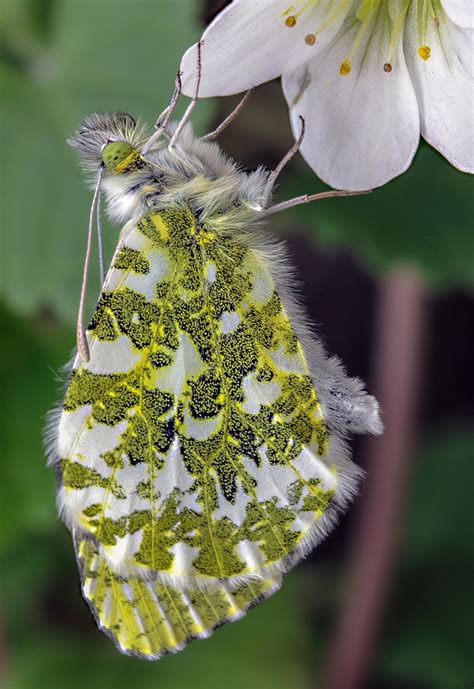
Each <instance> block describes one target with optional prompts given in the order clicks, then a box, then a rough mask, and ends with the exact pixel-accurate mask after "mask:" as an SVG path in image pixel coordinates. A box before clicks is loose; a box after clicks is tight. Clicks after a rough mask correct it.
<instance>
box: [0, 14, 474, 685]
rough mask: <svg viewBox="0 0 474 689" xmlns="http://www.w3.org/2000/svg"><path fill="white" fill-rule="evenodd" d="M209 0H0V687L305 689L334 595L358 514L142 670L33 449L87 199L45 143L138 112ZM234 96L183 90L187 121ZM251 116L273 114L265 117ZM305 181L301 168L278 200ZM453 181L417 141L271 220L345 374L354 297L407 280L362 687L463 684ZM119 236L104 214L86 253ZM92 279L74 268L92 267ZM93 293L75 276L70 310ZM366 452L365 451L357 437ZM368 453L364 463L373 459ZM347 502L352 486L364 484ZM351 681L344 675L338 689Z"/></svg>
mask: <svg viewBox="0 0 474 689" xmlns="http://www.w3.org/2000/svg"><path fill="white" fill-rule="evenodd" d="M218 4H219V3H212V2H208V3H205V2H198V1H197V0H196V1H193V0H168V1H164V0H2V3H1V5H0V42H1V45H0V87H1V90H0V97H1V106H0V107H1V110H0V116H1V147H0V150H1V190H2V194H1V221H2V222H1V227H2V252H1V255H2V270H1V294H0V298H1V310H0V313H1V321H2V338H1V347H2V352H1V354H2V355H1V359H0V361H1V367H2V380H1V387H0V390H1V393H2V402H3V404H2V416H1V419H2V424H3V428H2V439H3V443H2V444H3V452H2V457H1V460H0V461H1V480H0V658H1V660H0V662H1V663H2V670H1V672H0V683H2V684H1V686H2V689H76V687H77V688H78V689H79V688H82V687H85V686H87V687H88V689H99V687H100V688H101V689H103V687H109V686H110V687H114V689H125V688H127V689H128V688H129V687H133V688H134V689H145V688H146V689H149V688H150V687H155V686H156V687H165V688H166V689H187V688H188V687H193V689H201V688H202V689H214V688H220V687H223V688H224V689H238V688H240V687H248V688H250V689H254V688H255V689H266V688H267V687H268V689H270V688H271V689H306V688H309V687H313V688H316V687H317V686H318V677H319V676H320V673H321V669H322V667H323V666H324V663H325V658H326V654H327V650H328V646H329V644H330V643H331V638H332V637H331V634H332V630H333V627H334V621H335V618H336V615H337V612H338V610H340V608H341V605H342V604H343V601H344V599H345V595H346V593H347V589H348V583H347V576H346V570H347V550H348V544H349V543H350V541H351V537H352V535H351V526H352V523H353V520H354V519H355V518H356V515H357V507H356V508H354V509H351V510H350V511H349V513H348V515H346V516H345V517H344V519H343V520H342V523H341V525H340V526H339V528H338V529H336V531H335V532H334V533H333V534H331V536H330V537H329V538H328V539H327V541H326V542H325V543H324V544H322V546H320V548H318V550H317V551H316V553H315V554H313V555H312V556H311V557H310V558H308V559H307V560H306V561H305V562H304V563H303V564H302V565H300V566H299V567H298V568H297V569H296V570H295V571H293V572H292V573H291V574H290V575H289V576H287V578H286V581H285V584H284V586H283V588H282V590H281V591H280V592H279V593H278V594H277V595H276V596H274V597H273V598H272V599H270V600H268V601H266V602H265V603H263V604H262V605H261V606H259V607H258V608H257V609H256V610H254V611H252V612H251V613H250V614H249V615H248V616H246V617H245V618H244V619H243V620H241V621H239V622H238V623H235V624H232V625H227V626H226V627H224V628H222V629H219V630H218V631H217V632H216V633H215V635H214V636H213V637H212V638H210V639H208V640H206V641H204V642H203V641H197V642H194V643H192V644H191V645H190V646H189V647H188V648H187V649H186V650H185V651H184V652H183V653H180V654H178V655H176V656H169V657H165V658H164V659H162V660H160V662H159V663H147V662H145V661H140V660H136V659H133V658H128V657H123V656H121V655H120V654H119V653H118V652H117V651H116V650H115V648H114V647H113V645H112V643H111V642H110V641H109V640H108V639H107V638H106V637H105V636H103V635H102V634H101V633H99V632H98V631H97V629H96V627H95V624H94V622H93V620H92V617H91V616H90V614H89V611H88V609H87V607H86V605H85V603H84V602H83V601H82V599H81V595H80V592H79V585H78V576H77V571H76V565H75V561H74V554H73V549H72V545H71V543H70V538H69V534H68V532H67V530H66V529H65V527H64V526H63V525H62V524H61V523H60V522H59V520H58V518H57V516H56V511H55V504H54V494H55V477H54V476H53V475H52V472H51V471H49V470H47V469H46V467H45V462H44V458H43V456H44V452H43V448H42V439H41V437H42V428H43V425H44V420H45V415H46V413H47V411H48V410H49V409H51V408H52V407H53V406H54V405H55V403H56V402H57V400H58V398H59V396H60V389H61V384H60V382H59V381H60V378H61V374H60V372H61V367H62V365H63V364H65V363H66V362H67V361H68V359H69V357H70V353H71V351H72V349H73V346H74V342H75V335H74V321H75V317H76V311H77V302H78V293H79V287H80V275H81V270H82V261H83V253H84V249H85V241H86V236H85V235H86V226H87V217H88V208H89V205H90V202H91V193H90V192H89V191H88V190H87V189H86V187H85V185H84V183H83V179H82V177H81V173H80V170H79V167H78V164H77V160H76V159H75V155H74V153H73V152H72V151H71V150H70V149H69V148H68V146H67V145H66V143H65V139H66V137H67V136H68V135H70V134H71V133H72V132H74V130H75V128H77V126H78V124H79V122H80V121H81V119H82V118H83V117H84V116H85V115H86V114H88V113H90V112H94V111H97V110H106V109H107V110H119V109H123V110H126V111H131V112H132V113H133V114H134V115H138V116H141V117H143V118H144V119H146V120H147V121H148V122H149V123H152V122H153V121H154V119H155V118H156V116H157V114H158V113H159V112H160V111H161V109H162V108H163V107H164V106H165V105H166V104H167V102H168V100H169V96H170V93H171V91H172V86H173V80H174V76H175V74H176V71H177V68H178V65H179V62H180V56H181V54H182V53H183V52H184V50H185V49H186V48H187V47H188V46H189V45H190V44H191V43H192V42H194V40H196V38H197V37H198V36H199V35H200V32H201V30H202V26H203V23H204V22H205V21H207V20H208V18H209V16H210V15H211V13H212V12H213V11H215V10H216V9H217V5H218ZM234 103H235V99H224V100H222V101H219V102H213V103H210V102H207V101H205V102H201V103H200V104H199V106H198V108H197V112H196V120H195V122H196V128H197V129H198V131H205V130H206V129H210V128H211V127H212V126H213V125H214V124H215V123H216V122H217V121H218V120H219V119H220V117H223V116H224V115H225V114H226V113H227V112H229V111H230V109H231V108H232V105H233V104H234ZM269 113H271V117H269ZM222 143H223V146H224V148H225V149H226V150H227V151H228V152H229V153H230V154H231V155H233V156H234V157H235V158H237V159H238V160H239V161H241V162H242V164H243V165H245V166H246V167H248V168H250V169H251V168H253V167H255V166H256V165H257V164H259V163H264V164H266V165H268V166H272V165H275V163H276V162H277V161H278V160H279V158H280V157H281V155H282V154H283V153H284V152H285V150H286V149H287V148H288V147H289V145H290V144H291V137H290V132H289V127H288V122H287V113H286V107H285V104H284V101H283V97H282V96H281V92H280V89H279V86H278V84H276V83H274V84H269V85H266V86H264V87H262V88H261V89H259V90H258V92H257V93H256V94H255V95H254V97H253V98H252V101H251V102H250V104H249V105H248V107H247V108H246V110H245V111H244V112H243V113H242V115H241V116H240V117H239V119H238V120H237V121H236V123H235V124H234V125H232V127H231V128H230V129H229V130H228V132H227V133H226V135H225V136H224V137H223V139H222ZM319 188H323V185H322V184H321V183H319V182H318V180H317V179H316V178H315V176H314V174H313V173H312V172H311V171H310V170H309V169H308V168H307V167H306V166H305V164H304V162H303V161H302V160H301V159H299V160H295V161H293V162H292V163H291V165H290V166H289V169H288V170H287V171H286V172H285V175H284V176H283V178H282V181H281V185H280V191H279V198H281V199H284V198H289V197H290V196H292V195H300V194H302V193H305V192H313V191H317V190H318V189H319ZM472 211H473V207H472V181H471V179H470V178H469V177H468V176H467V175H463V174H462V173H460V172H458V171H457V170H455V169H453V168H452V167H451V166H450V165H449V164H448V163H447V162H446V161H445V160H444V159H443V158H441V157H440V156H439V155H438V154H437V153H435V152H434V151H433V150H432V149H430V148H429V147H428V146H427V145H425V144H422V146H421V147H420V150H419V152H418V154H417V156H416V159H415V162H414V164H413V166H412V168H411V169H410V170H409V171H408V172H407V173H406V174H405V175H403V176H402V177H401V178H398V179H397V180H394V181H393V182H391V183H390V184H388V185H387V186H386V187H384V188H383V189H381V190H378V191H377V192H376V193H374V194H372V195H369V196H365V197H360V198H353V199H338V200H333V201H328V202H324V203H321V204H320V205H318V206H317V207H315V206H313V205H312V206H306V207H303V208H301V209H297V210H294V211H291V212H288V213H286V214H283V215H282V216H281V217H278V218H275V223H274V230H275V232H278V233H279V234H281V235H282V236H285V237H286V238H287V239H288V241H289V244H290V249H291V253H292V254H293V256H294V259H295V262H296V264H297V273H298V275H299V276H300V277H301V281H302V283H303V286H304V298H305V302H306V304H307V306H308V309H309V311H310V314H311V316H312V318H313V319H314V320H315V321H316V322H317V323H318V324H319V326H320V330H321V332H322V333H324V338H325V341H326V342H327V345H328V348H329V349H330V351H332V352H334V353H337V354H338V355H340V356H341V357H342V359H343V360H344V361H345V363H346V365H347V367H348V370H349V372H350V373H351V374H352V375H360V376H362V377H364V378H366V379H367V378H369V379H370V377H371V360H372V355H373V353H374V350H375V349H376V347H377V343H376V342H374V339H373V320H374V303H375V300H376V296H377V293H378V292H379V291H380V288H381V285H383V284H384V281H385V280H386V279H387V275H390V274H391V271H393V270H397V268H398V267H399V266H407V265H408V266H410V267H411V270H413V271H415V272H416V273H417V274H418V275H419V278H420V281H421V284H422V285H423V309H424V323H425V326H424V341H425V345H424V350H423V352H424V356H423V373H422V376H421V387H420V389H419V390H414V391H413V393H414V395H416V397H417V399H418V400H419V405H418V406H419V410H418V414H417V429H416V430H417V432H416V451H414V453H413V457H411V458H410V471H409V477H408V481H407V485H405V486H404V499H403V501H402V503H403V504H401V505H400V515H399V525H398V526H399V530H400V537H399V548H398V551H397V559H396V564H395V568H394V571H393V572H392V575H391V579H390V584H389V586H388V587H387V591H388V593H387V600H386V601H385V606H384V612H383V617H382V621H381V625H380V629H379V632H378V636H377V641H376V647H375V648H374V653H373V657H372V659H371V663H370V668H369V672H368V677H367V679H366V683H365V684H364V689H395V688H396V689H457V688H458V687H459V688H461V687H463V688H464V687H469V686H471V685H472V682H473V679H474V672H473V667H472V648H470V644H469V634H468V629H469V624H470V623H472V619H473V617H474V604H473V595H472V590H471V582H472V575H473V573H474V572H473V564H472V563H473V559H472V542H473V539H472V523H471V520H470V516H469V504H470V498H472V490H471V484H472V478H473V473H472V462H473V460H474V431H473V430H472V419H473V411H474V409H473V407H474V403H473V399H472V397H473V396H472V390H473V387H474V379H473V370H472V369H473V367H472V340H473V337H474V317H473V311H474V310H473V306H474V299H473V293H472V290H473V286H474V233H473V232H472V217H473V216H472ZM117 233H118V228H116V227H111V226H109V225H106V235H107V241H106V250H107V252H108V255H109V256H110V253H111V251H112V249H113V246H114V241H115V239H116V237H117ZM93 272H94V271H93ZM97 289H98V276H96V277H95V282H94V280H92V284H91V287H90V290H89V292H90V303H89V308H92V304H93V301H94V294H95V293H96V292H97ZM355 447H356V460H357V461H360V462H361V463H362V464H364V461H365V460H364V457H365V453H364V446H363V444H361V443H357V444H356V446H355ZM380 461H381V462H383V456H381V457H380ZM362 498H363V496H362ZM353 689H357V688H355V687H354V688H353Z"/></svg>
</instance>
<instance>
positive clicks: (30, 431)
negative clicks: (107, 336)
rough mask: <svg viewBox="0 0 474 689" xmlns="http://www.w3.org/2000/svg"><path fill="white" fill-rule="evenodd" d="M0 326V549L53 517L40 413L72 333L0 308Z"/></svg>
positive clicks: (53, 395)
mask: <svg viewBox="0 0 474 689" xmlns="http://www.w3.org/2000/svg"><path fill="white" fill-rule="evenodd" d="M0 318H1V320H2V325H3V333H4V334H3V337H2V349H1V360H2V368H3V369H4V370H2V383H1V387H2V390H3V391H4V404H3V407H2V423H3V428H2V463H1V467H2V468H1V480H0V525H1V527H0V552H1V551H2V550H4V549H5V548H7V547H9V546H10V545H13V544H14V543H15V542H17V541H18V539H20V538H21V534H22V532H23V531H25V530H28V531H30V532H33V533H34V532H37V533H39V532H44V531H47V530H48V529H50V528H51V527H52V526H53V525H54V524H55V523H56V520H57V517H56V510H55V504H54V503H55V500H54V495H55V476H54V472H53V471H52V470H51V469H48V468H47V467H46V461H45V458H44V456H45V453H44V448H43V443H42V436H43V427H44V425H45V420H46V414H47V412H48V410H49V409H51V408H53V407H54V406H55V405H56V404H57V402H58V400H59V397H60V394H61V393H60V387H61V384H60V383H59V382H58V372H59V371H60V370H61V368H62V366H63V365H64V363H65V362H66V361H67V359H68V358H69V356H70V350H71V348H72V344H73V342H74V334H73V332H72V331H70V330H69V329H67V330H66V329H62V328H59V327H55V326H53V325H48V324H47V323H46V322H41V321H39V320H38V321H31V322H27V323H24V322H22V321H20V320H19V319H17V318H14V317H12V316H11V315H9V314H8V313H6V312H5V311H4V310H3V309H0Z"/></svg>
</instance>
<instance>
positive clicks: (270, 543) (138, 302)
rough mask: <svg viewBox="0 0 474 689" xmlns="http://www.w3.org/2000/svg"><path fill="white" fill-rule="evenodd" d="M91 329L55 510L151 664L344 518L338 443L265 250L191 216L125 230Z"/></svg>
mask: <svg viewBox="0 0 474 689" xmlns="http://www.w3.org/2000/svg"><path fill="white" fill-rule="evenodd" d="M87 334H88V339H89V344H90V360H89V361H88V362H87V363H84V362H81V361H80V360H79V359H76V362H75V364H74V367H73V371H72V375H71V380H70V384H69V387H68V390H67V393H66V397H65V401H64V410H63V413H62V417H61V421H60V430H59V450H60V458H61V467H62V487H61V490H60V497H59V500H60V505H61V508H62V510H63V513H64V515H65V518H66V521H67V522H68V523H69V524H70V526H71V528H72V529H73V531H74V533H75V542H76V550H77V551H78V557H79V560H80V562H81V565H82V571H83V589H84V595H85V597H86V598H87V599H88V601H89V602H90V604H91V606H92V607H93V609H94V610H95V613H96V616H97V618H98V619H99V622H100V624H101V626H102V627H103V628H105V629H107V630H108V632H109V633H110V634H111V635H112V636H113V637H114V638H115V639H116V640H117V642H118V643H119V646H120V647H121V648H122V650H125V651H126V652H130V653H138V654H141V655H145V656H147V655H149V656H151V657H157V656H159V655H160V654H162V653H163V652H165V651H169V650H178V649H179V648H181V647H182V646H183V645H184V644H185V643H186V641H187V640H188V639H189V638H193V637H195V636H206V635H208V634H209V633H210V631H212V629H213V628H214V627H215V626H217V625H218V624H221V623H222V622H225V621H228V620H229V619H234V618H235V617H238V616H239V615H241V614H243V612H245V610H246V609H248V608H249V607H250V606H251V605H253V604H255V602H257V601H258V600H260V599H261V598H263V597H266V596H268V595H270V594H271V593H272V592H273V591H274V590H276V588H278V586H279V582H280V578H281V573H282V572H284V571H286V570H287V569H288V567H289V566H290V563H292V562H294V561H295V560H296V559H298V558H299V557H300V556H301V555H302V554H304V552H306V550H307V548H308V545H309V544H314V542H315V541H316V540H318V539H319V537H320V536H321V534H322V533H323V532H324V529H325V520H326V519H327V515H328V514H329V513H331V511H332V510H333V509H334V496H335V494H336V493H337V490H338V475H337V471H336V465H335V462H334V461H333V456H334V452H335V451H336V450H337V448H335V447H333V446H332V444H331V441H330V438H329V436H328V431H327V427H326V422H325V419H324V416H323V411H322V407H321V403H320V400H319V399H318V394H317V391H316V390H315V388H314V385H313V382H312V379H311V376H310V373H309V368H308V363H307V361H306V357H305V353H304V352H303V349H302V346H301V343H300V341H299V339H298V336H297V334H296V332H295V330H294V328H293V326H292V325H291V322H290V319H289V317H288V314H287V312H286V309H285V305H284V303H283V302H282V299H281V296H280V295H279V293H278V291H277V289H276V287H275V281H274V279H273V277H272V274H271V272H270V270H269V268H268V265H267V261H266V257H265V252H264V251H260V250H258V249H254V248H251V247H249V246H246V245H245V244H243V243H242V242H239V241H237V240H236V239H235V238H233V237H232V236H226V235H224V234H222V235H219V236H216V235H215V234H214V233H213V232H212V231H206V229H204V228H202V227H200V226H199V224H198V222H197V220H196V218H195V216H194V215H193V214H192V213H191V212H189V211H187V210H180V209H167V210H163V211H161V212H155V213H153V214H150V215H148V216H146V217H145V218H143V219H142V220H141V221H140V222H139V223H138V224H137V225H136V226H135V227H134V228H132V229H131V230H130V231H129V232H128V234H126V236H125V237H124V238H123V240H122V242H121V244H120V245H119V248H118V250H117V252H116V255H115V257H114V261H113V264H112V267H111V269H110V271H109V274H108V276H107V279H106V282H105V284H104V288H103V293H102V295H101V297H100V300H99V303H98V305H97V308H96V311H95V314H94V316H93V318H92V321H91V324H90V326H89V329H88V333H87ZM190 600H194V603H193V604H191V603H189V606H188V609H187V612H186V613H184V612H182V614H181V613H180V614H179V615H178V611H179V610H181V611H184V610H185V609H186V606H187V605H188V602H189V601H190ZM167 601H168V602H167ZM206 601H208V602H206ZM171 610H175V612H176V615H177V616H176V615H175V614H174V613H171V612H170V611H171ZM210 610H214V612H212V614H211V612H210Z"/></svg>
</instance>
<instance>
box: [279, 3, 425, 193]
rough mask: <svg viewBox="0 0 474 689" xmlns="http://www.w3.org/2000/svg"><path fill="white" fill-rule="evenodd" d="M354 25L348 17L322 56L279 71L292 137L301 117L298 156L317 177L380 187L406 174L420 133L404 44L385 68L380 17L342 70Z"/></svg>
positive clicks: (355, 186)
mask: <svg viewBox="0 0 474 689" xmlns="http://www.w3.org/2000/svg"><path fill="white" fill-rule="evenodd" d="M359 29H360V22H356V21H355V20H351V19H348V20H347V22H346V23H345V25H344V26H343V28H342V29H341V32H340V34H339V36H338V37H337V39H336V40H335V41H334V43H333V45H331V46H330V47H329V48H328V49H327V50H326V51H324V53H322V54H320V55H318V56H317V57H316V58H314V59H313V60H312V61H311V62H309V63H308V64H307V65H304V66H303V67H300V68H299V69H297V70H295V71H294V72H292V73H285V74H284V75H283V91H284V94H285V97H286V99H287V102H288V104H289V107H290V113H291V122H292V128H293V131H294V133H295V136H296V135H297V133H298V132H299V130H300V126H301V125H300V123H299V116H300V115H301V116H302V117H304V119H305V123H306V133H305V137H304V139H303V143H302V147H301V153H302V155H303V156H304V158H305V159H306V161H307V162H308V163H309V165H310V166H311V167H312V168H313V170H314V171H315V172H316V173H317V175H318V176H319V177H320V178H321V179H323V180H324V181H325V182H327V183H328V184H330V185H331V186H333V187H336V188H339V189H348V190H363V189H370V188H374V187H378V186H380V185H382V184H385V183H386V182H388V181H389V180H390V179H392V178H393V177H396V176H397V175H399V174H401V173H402V172H404V171H405V170H406V169H407V168H408V167H409V165H410V163H411V161H412V159H413V156H414V154H415V151H416V149H417V147H418V142H419V132H420V124H419V116H418V106H417V102H416V96H415V92H414V89H413V86H412V84H411V81H410V77H409V74H408V69H407V66H406V63H405V59H404V56H403V50H402V47H401V45H399V46H398V48H396V50H395V53H394V55H393V56H392V58H391V71H384V56H385V55H387V49H388V36H387V31H388V28H387V25H386V24H385V23H384V21H380V16H379V17H378V21H377V22H376V24H375V26H373V25H372V26H371V27H370V28H369V31H368V33H367V36H368V37H367V38H366V40H365V41H363V42H362V43H361V44H360V45H359V47H358V49H357V50H356V52H355V54H354V56H353V58H352V60H351V70H350V72H348V73H345V74H343V75H341V73H340V68H341V65H342V64H343V63H344V62H345V60H346V59H347V56H348V55H349V54H350V51H351V48H352V46H353V45H354V40H355V35H356V32H357V31H358V30H359ZM386 69H387V70H388V69H389V67H388V66H386Z"/></svg>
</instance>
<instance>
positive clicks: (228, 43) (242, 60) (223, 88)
mask: <svg viewBox="0 0 474 689" xmlns="http://www.w3.org/2000/svg"><path fill="white" fill-rule="evenodd" d="M350 4H351V1H350V0H342V2H341V1H339V2H336V3H335V2H334V0H322V1H321V2H319V3H317V4H312V3H311V4H309V3H305V2H299V3H298V2H295V3H293V5H290V7H289V6H288V5H289V3H288V0H272V2H268V1H267V2H263V1H259V2H255V0H234V2H232V3H231V4H230V5H229V6H228V7H226V8H225V9H224V10H223V11H222V12H221V13H220V14H218V15H217V17H216V18H215V19H214V21H213V22H212V23H211V24H210V25H209V26H208V27H207V29H206V30H205V32H204V34H203V36H202V40H203V45H202V69H201V84H200V88H199V95H200V96H201V97H204V98H206V97H208V96H228V95H231V94H233V93H240V92H241V91H245V90H246V89H249V88H251V87H252V86H257V85H258V84H263V83H264V82H265V81H269V80H270V79H274V78H275V77H278V76H280V75H281V74H282V72H283V71H284V70H292V69H295V68H296V67H298V66H299V65H301V64H303V63H304V62H306V61H307V60H309V59H310V58H311V57H313V56H314V55H316V54H317V53H318V52H320V51H321V50H322V49H323V48H324V47H325V46H326V45H327V44H328V43H329V41H330V40H331V39H332V38H333V36H334V35H335V33H336V32H337V31H338V29H339V28H340V26H341V24H342V22H343V21H344V17H345V15H346V14H347V8H348V7H349V6H350ZM299 5H301V13H300V14H298V16H296V12H297V11H298V6H299ZM293 7H294V8H295V9H293ZM335 9H336V12H334V10H335ZM291 12H295V15H293V14H291ZM333 13H334V16H332V15H333ZM328 18H330V19H331V21H330V22H329V25H328V26H326V27H324V28H323V29H322V31H321V34H320V35H317V31H318V30H319V29H320V28H321V27H322V25H323V23H324V21H325V20H326V19H328ZM289 20H291V21H289ZM293 22H294V23H293ZM196 64H197V56H196V44H195V45H193V46H191V47H190V48H189V49H188V50H187V51H186V53H185V54H184V56H183V59H182V61H181V68H180V69H181V72H182V83H183V93H184V94H185V95H187V96H191V95H192V94H193V92H194V85H195V79H196V76H195V75H196Z"/></svg>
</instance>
